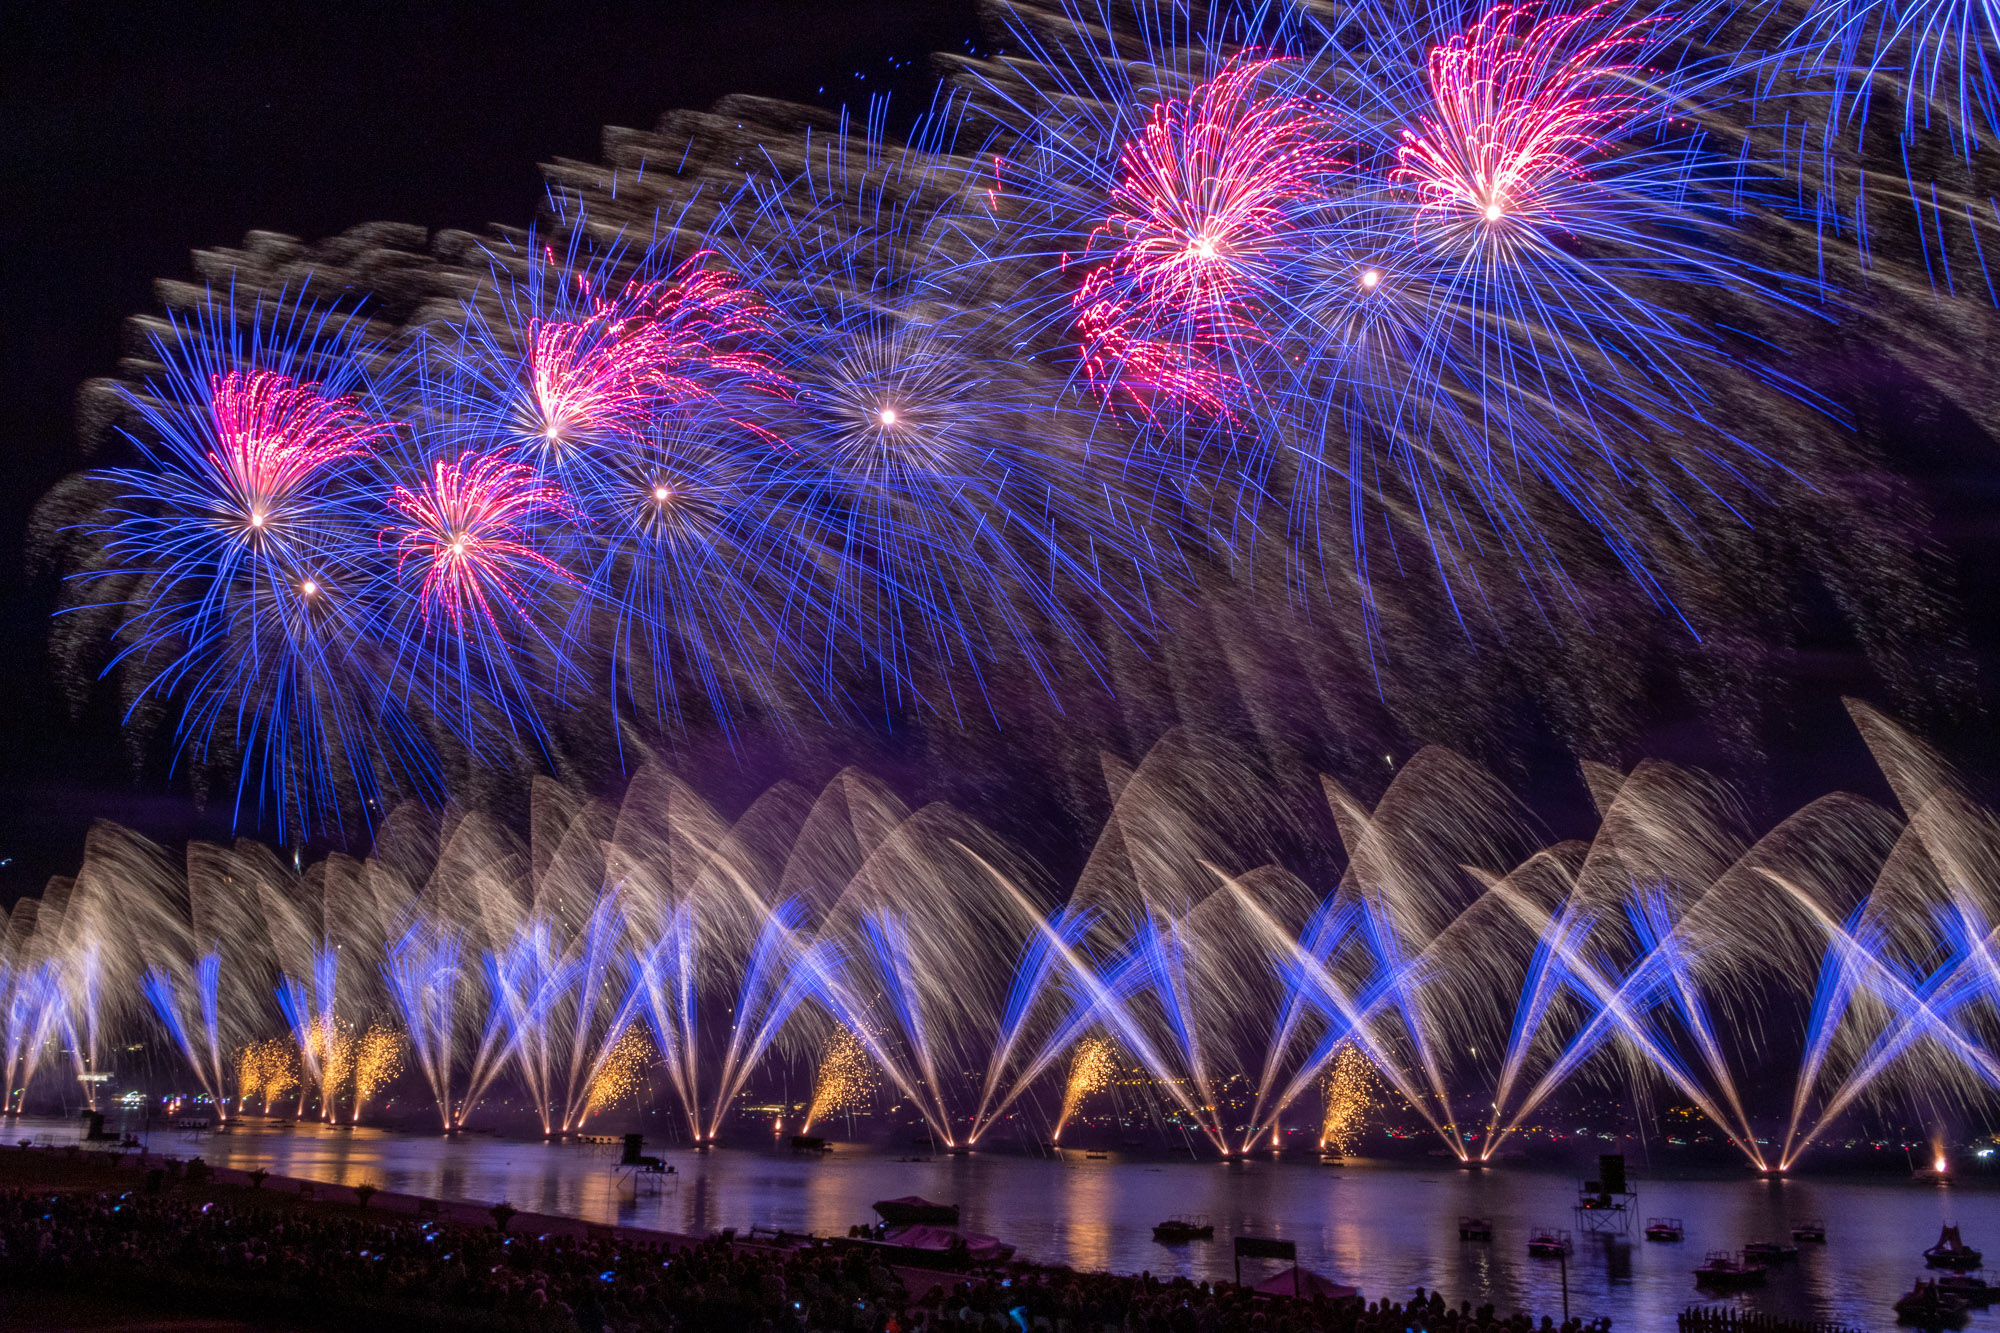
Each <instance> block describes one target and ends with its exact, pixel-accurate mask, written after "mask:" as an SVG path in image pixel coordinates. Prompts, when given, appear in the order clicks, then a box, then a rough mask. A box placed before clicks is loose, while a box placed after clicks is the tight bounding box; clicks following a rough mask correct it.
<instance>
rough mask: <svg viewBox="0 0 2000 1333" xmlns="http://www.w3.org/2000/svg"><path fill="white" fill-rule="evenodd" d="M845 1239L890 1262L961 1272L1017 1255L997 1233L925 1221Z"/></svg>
mask: <svg viewBox="0 0 2000 1333" xmlns="http://www.w3.org/2000/svg"><path fill="white" fill-rule="evenodd" d="M863 1230H864V1231H865V1228H864V1229H863ZM845 1243H846V1244H849V1245H860V1246H865V1247H866V1248H867V1249H868V1251H869V1252H870V1253H872V1254H875V1255H877V1256H878V1257H879V1258H880V1259H881V1260H882V1262H884V1263H887V1264H901V1265H904V1266H905V1267H909V1268H931V1269H938V1270H942V1271H945V1272H962V1271H964V1270H965V1269H967V1268H972V1267H974V1266H976V1265H980V1264H1004V1263H1006V1262H1007V1261H1008V1260H1009V1259H1011V1258H1013V1257H1014V1247H1013V1246H1012V1245H1007V1244H1004V1243H1003V1242H1001V1241H1000V1240H999V1239H998V1238H997V1237H994V1236H986V1235H981V1234H980V1233H978V1232H973V1231H959V1230H957V1229H956V1228H953V1227H938V1226H929V1225H926V1224H923V1223H918V1224H915V1225H912V1226H906V1227H881V1228H879V1229H878V1234H876V1235H873V1236H869V1235H863V1236H861V1237H858V1238H856V1239H852V1240H849V1241H847V1242H845Z"/></svg>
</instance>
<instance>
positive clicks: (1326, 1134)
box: [1319, 1043, 1382, 1153]
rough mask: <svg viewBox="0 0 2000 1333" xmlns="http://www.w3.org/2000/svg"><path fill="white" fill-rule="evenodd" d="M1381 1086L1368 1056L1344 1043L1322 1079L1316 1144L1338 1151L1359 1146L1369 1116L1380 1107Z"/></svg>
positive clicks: (1351, 1150) (1349, 1151)
mask: <svg viewBox="0 0 2000 1333" xmlns="http://www.w3.org/2000/svg"><path fill="white" fill-rule="evenodd" d="M1381 1088H1382V1083H1381V1080H1380V1079H1378V1078H1377V1077H1376V1076H1375V1066H1374V1065H1373V1064H1371V1063H1369V1060H1368V1057H1367V1056H1365V1055H1363V1054H1362V1053H1361V1051H1360V1048H1358V1047H1356V1046H1355V1045H1353V1044H1352V1043H1348V1044H1345V1045H1343V1046H1342V1047H1341V1048H1340V1053H1339V1054H1338V1055H1336V1056H1334V1058H1333V1067H1332V1068H1331V1069H1329V1070H1327V1072H1326V1077H1325V1078H1324V1079H1323V1080H1321V1089H1320V1091H1321V1095H1322V1097H1323V1098H1324V1103H1325V1108H1326V1109H1325V1111H1324V1113H1323V1115H1322V1117H1321V1120H1320V1130H1319V1146H1320V1147H1321V1148H1323V1149H1328V1150H1331V1151H1333V1152H1337V1153H1351V1152H1353V1151H1354V1150H1355V1149H1356V1148H1357V1147H1359V1146H1360V1143H1361V1133H1362V1131H1363V1130H1364V1129H1366V1128H1367V1126H1368V1120H1369V1117H1370V1116H1372V1115H1374V1114H1375V1113H1376V1112H1377V1111H1379V1110H1380V1109H1381V1107H1382V1098H1381Z"/></svg>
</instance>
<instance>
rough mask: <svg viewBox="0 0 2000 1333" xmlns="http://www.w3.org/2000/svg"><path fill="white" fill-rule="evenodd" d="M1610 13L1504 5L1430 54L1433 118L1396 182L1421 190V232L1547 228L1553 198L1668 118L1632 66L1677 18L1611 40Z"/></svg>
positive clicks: (1638, 26)
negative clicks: (1639, 130)
mask: <svg viewBox="0 0 2000 1333" xmlns="http://www.w3.org/2000/svg"><path fill="white" fill-rule="evenodd" d="M1608 9H1610V6H1609V5H1608V4H1595V5H1591V6H1589V7H1588V8H1586V9H1582V10H1580V11H1578V12H1576V13H1574V14H1546V15H1545V14H1544V13H1543V12H1542V8H1541V6H1540V5H1539V4H1538V3H1533V2H1532V0H1531V2H1530V3H1523V4H1502V5H1499V6H1497V7H1496V8H1494V9H1493V10H1492V11H1491V12H1489V13H1488V14H1486V15H1485V17H1483V18H1481V19H1480V20H1479V22H1478V23H1476V24H1474V25H1473V26H1472V27H1471V28H1469V29H1468V30H1466V31H1465V32H1462V33H1459V34H1456V35H1455V36H1453V37H1452V38H1451V39H1450V40H1448V41H1445V42H1443V43H1440V44H1439V45H1437V46H1435V47H1433V48H1431V54H1430V62H1429V83H1430V91H1431V99H1432V108H1433V109H1432V111H1431V112H1430V113H1428V114H1425V115H1421V116H1419V117H1417V123H1416V127H1415V128H1405V129H1404V131H1403V142H1402V143H1401V144H1400V145H1399V146H1398V148H1397V150H1396V160H1397V165H1396V167H1395V169H1394V170H1393V171H1392V172H1391V173H1390V174H1391V177H1392V179H1394V180H1395V181H1397V182H1398V183H1400V184H1403V185H1407V186H1409V187H1410V188H1411V189H1413V190H1415V191H1416V193H1417V197H1418V199H1419V200H1420V201H1421V202H1420V207H1419V209H1418V219H1417V220H1418V226H1419V227H1422V226H1424V225H1426V224H1429V225H1432V226H1437V227H1444V228H1448V229H1451V230H1453V231H1455V232H1463V231H1464V230H1466V229H1471V228H1477V229H1482V230H1483V229H1487V228H1492V227H1495V226H1498V225H1502V224H1504V223H1506V222H1507V221H1508V220H1509V219H1517V218H1518V219H1527V220H1541V219H1544V218H1547V217H1548V216H1549V215H1550V214H1551V213H1552V212H1554V210H1555V201H1554V200H1553V199H1552V197H1551V195H1552V192H1554V191H1556V190H1557V189H1558V188H1559V187H1561V186H1562V185H1564V184H1565V183H1567V182H1571V181H1578V180H1585V179H1587V178H1588V176H1589V168H1588V166H1587V165H1586V159H1588V158H1589V157H1590V156H1591V155H1592V154H1595V153H1599V152H1602V151H1604V150H1605V149H1607V148H1609V147H1610V146H1611V144H1612V142H1613V140H1614V138H1615V137H1617V136H1618V135H1619V134H1621V133H1623V132H1626V131H1628V130H1630V129H1631V128H1633V127H1634V126H1635V125H1636V124H1637V123H1639V122H1640V121H1642V120H1645V119H1648V118H1650V117H1652V116H1655V115H1657V113H1658V111H1659V109H1660V98H1659V96H1658V94H1657V93H1654V92H1651V91H1650V90H1649V80H1648V78H1647V71H1646V70H1645V68H1644V67H1643V66H1642V65H1640V64H1638V63H1636V62H1635V61H1633V60H1631V59H1629V58H1628V57H1629V55H1630V53H1631V51H1632V49H1633V48H1634V47H1638V46H1642V45H1644V44H1645V42H1646V41H1647V39H1648V37H1649V35H1650V34H1649V32H1648V29H1649V28H1651V26H1652V25H1654V24H1656V23H1664V22H1669V21H1670V20H1668V19H1667V18H1666V17H1665V16H1664V15H1654V16H1652V17H1649V18H1643V19H1639V20H1637V21H1635V22H1632V23H1627V24H1624V25H1622V26H1619V27H1615V28H1612V29H1610V31H1608V32H1603V27H1604V15H1605V13H1606V11H1607V10H1608ZM1593 30H1597V31H1600V32H1602V35H1601V36H1596V37H1592V36H1591V35H1590V34H1591V32H1592V31H1593ZM1475 234H1476V233H1475Z"/></svg>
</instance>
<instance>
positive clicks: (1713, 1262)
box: [1694, 1250, 1764, 1291]
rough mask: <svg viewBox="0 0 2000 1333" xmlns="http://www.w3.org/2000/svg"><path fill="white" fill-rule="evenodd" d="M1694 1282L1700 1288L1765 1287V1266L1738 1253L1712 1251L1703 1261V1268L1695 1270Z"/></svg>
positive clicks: (1734, 1288)
mask: <svg viewBox="0 0 2000 1333" xmlns="http://www.w3.org/2000/svg"><path fill="white" fill-rule="evenodd" d="M1694 1281H1695V1285H1696V1286H1698V1287H1716V1288H1721V1289H1724V1290H1731V1291H1733V1290H1736V1289H1738V1288H1741V1287H1761V1286H1763V1285H1764V1265H1762V1264H1760V1263H1758V1262H1756V1261H1755V1260H1754V1259H1751V1258H1749V1257H1748V1256H1747V1255H1745V1254H1743V1253H1742V1252H1741V1251H1738V1252H1737V1253H1735V1254H1731V1253H1730V1252H1729V1251H1728V1250H1710V1251H1709V1252H1708V1257H1707V1258H1705V1259H1703V1260H1702V1261H1701V1267H1699V1268H1697V1269H1695V1270H1694Z"/></svg>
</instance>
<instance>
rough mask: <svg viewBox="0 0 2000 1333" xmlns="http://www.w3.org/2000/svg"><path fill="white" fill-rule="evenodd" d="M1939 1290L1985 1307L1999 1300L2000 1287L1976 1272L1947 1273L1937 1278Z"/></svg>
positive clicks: (1979, 1306) (1971, 1303) (1969, 1303)
mask: <svg viewBox="0 0 2000 1333" xmlns="http://www.w3.org/2000/svg"><path fill="white" fill-rule="evenodd" d="M1937 1287H1938V1290H1939V1291H1942V1292H1948V1293H1949V1294H1951V1295H1953V1296H1956V1297H1958V1298H1959V1299H1960V1300H1962V1301H1964V1302H1965V1303H1966V1304H1967V1305H1971V1306H1976V1307H1978V1308H1980V1309H1985V1308H1986V1307H1987V1306H1989V1305H1991V1304H1993V1302H1994V1301H1996V1300H2000V1287H1996V1286H1994V1285H1993V1284H1992V1283H1991V1282H1988V1281H1987V1280H1986V1279H1985V1278H1983V1277H1980V1276H1979V1275H1978V1274H1976V1273H1947V1274H1945V1275H1944V1276H1943V1277H1941V1278H1939V1279H1938V1280H1937Z"/></svg>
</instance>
